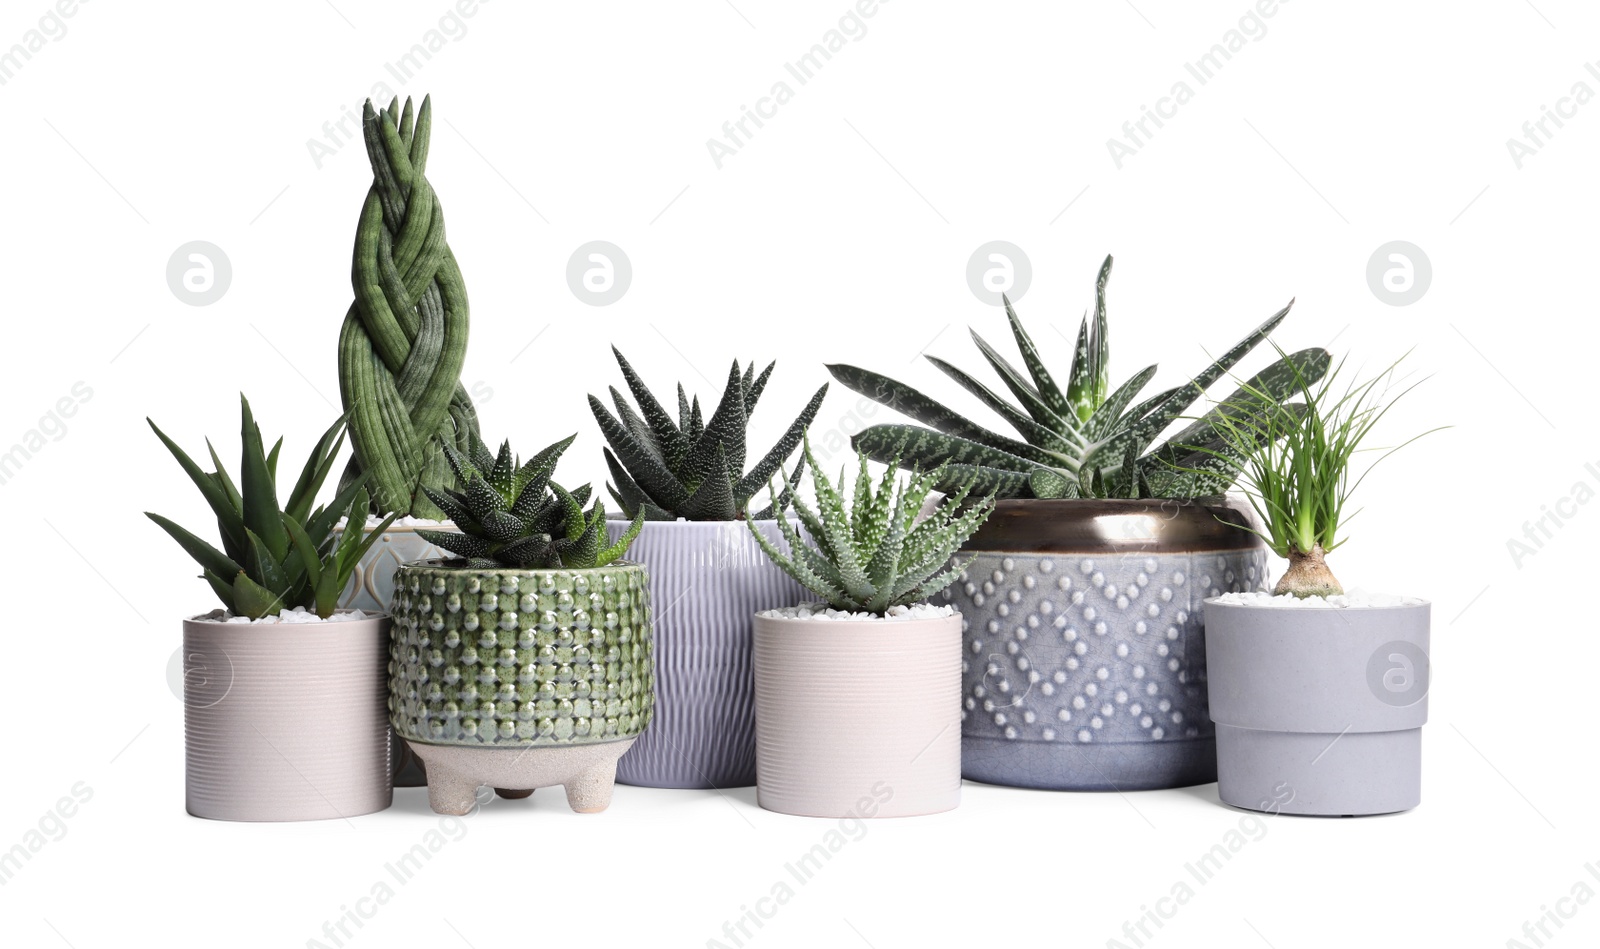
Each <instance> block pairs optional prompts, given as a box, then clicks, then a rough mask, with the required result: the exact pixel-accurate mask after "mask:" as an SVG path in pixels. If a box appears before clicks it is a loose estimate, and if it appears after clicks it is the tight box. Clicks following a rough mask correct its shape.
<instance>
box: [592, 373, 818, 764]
mask: <svg viewBox="0 0 1600 949" xmlns="http://www.w3.org/2000/svg"><path fill="white" fill-rule="evenodd" d="M612 352H613V353H615V354H616V357H617V364H618V365H619V366H620V367H621V369H622V375H623V378H624V379H625V380H626V381H627V385H628V389H629V390H630V391H631V392H632V393H633V398H634V401H635V402H637V403H638V409H637V410H635V409H634V408H633V407H632V406H630V405H629V404H628V400H627V399H626V398H625V397H624V396H623V395H622V393H620V392H618V391H617V390H616V389H615V388H612V389H611V399H612V403H613V405H615V407H616V415H612V414H611V412H610V411H609V410H608V409H607V408H606V407H605V405H604V404H603V403H601V401H600V400H599V399H597V398H595V397H594V396H592V395H591V396H589V407H590V409H591V410H592V411H593V412H594V417H595V420H596V421H597V422H598V423H599V424H600V430H601V431H602V432H603V433H604V434H605V437H606V441H607V442H608V443H609V447H608V448H606V449H605V458H606V464H607V466H608V467H609V468H610V471H611V483H610V484H609V485H608V487H609V489H610V491H611V496H612V497H613V498H614V499H615V500H616V502H617V504H618V505H619V506H620V507H621V508H622V511H623V514H624V515H625V516H626V517H627V518H629V519H633V518H637V517H639V516H641V515H642V516H643V517H644V519H645V521H644V529H643V530H642V531H641V532H640V534H639V539H638V542H637V543H635V544H634V546H633V552H632V556H633V557H634V558H635V559H636V560H638V561H639V562H640V563H642V564H644V565H645V566H646V567H648V568H649V571H650V582H651V584H652V589H651V591H650V593H651V598H652V600H653V601H654V602H655V603H656V604H657V606H658V610H659V612H658V615H657V616H656V662H657V680H656V681H657V705H656V718H655V722H654V724H652V725H651V726H650V730H649V731H647V732H645V733H644V735H643V736H641V737H640V739H639V743H638V745H637V746H635V748H634V749H633V750H632V751H630V752H629V753H628V754H627V756H625V757H624V758H623V759H622V763H621V765H620V766H619V767H618V769H617V780H619V781H621V782H623V783H624V784H635V785H641V786H645V787H666V788H711V787H716V788H729V787H748V786H749V785H751V784H754V783H755V780H756V767H755V766H756V744H755V723H754V722H753V721H752V720H751V709H752V691H751V689H752V686H751V679H750V616H751V614H752V613H754V612H755V611H756V610H760V609H766V608H768V607H772V606H778V605H781V604H784V603H792V602H794V600H795V599H796V598H797V597H798V596H800V588H799V587H798V586H797V585H795V583H794V582H793V581H791V580H790V579H789V577H788V576H787V575H785V574H784V573H783V571H781V570H779V569H778V568H777V567H776V566H774V565H773V564H772V563H771V562H770V561H768V560H767V558H766V557H764V556H763V555H762V553H761V548H760V547H758V546H756V544H755V542H754V541H753V540H752V536H751V535H750V534H749V533H747V532H746V530H745V527H744V526H741V525H740V524H739V523H738V521H739V519H740V518H742V517H746V514H745V513H744V512H745V508H746V506H747V504H748V502H749V499H750V497H751V496H752V495H754V494H755V493H756V492H758V491H759V490H760V489H761V488H762V486H764V485H765V484H767V482H768V480H769V479H771V478H772V476H773V474H774V473H776V472H778V471H779V470H780V468H781V466H782V465H783V464H784V461H785V460H786V459H787V458H788V457H789V456H790V455H791V454H792V453H793V452H794V449H795V447H796V446H797V445H798V444H799V443H800V439H801V436H802V435H803V434H804V432H805V429H806V426H808V425H810V424H811V420H812V419H813V418H815V417H816V414H817V410H818V409H819V408H820V407H821V406H822V399H823V396H824V395H825V394H826V393H827V391H828V387H827V385H826V384H824V385H823V386H822V387H821V388H820V389H818V390H817V391H816V394H814V395H813V396H812V397H811V401H810V402H809V403H807V404H806V407H805V408H804V409H803V410H802V411H801V412H800V415H799V417H798V418H796V419H795V420H794V422H793V423H792V424H790V426H789V427H788V430H787V431H785V432H784V434H783V436H782V437H781V438H780V439H779V440H778V443H777V444H776V445H774V446H773V447H772V449H771V450H770V451H768V452H767V453H766V454H765V455H763V456H762V457H761V459H760V460H759V461H757V462H756V463H755V464H754V465H753V466H752V467H751V468H750V470H749V471H748V472H747V471H745V467H744V466H745V460H746V437H747V432H746V426H747V425H748V422H749V419H750V414H751V413H752V412H753V411H755V407H756V403H757V401H758V400H759V399H760V398H761V393H762V391H763V390H764V389H765V388H766V385H767V379H768V378H769V377H770V376H771V375H772V369H773V366H772V364H769V365H768V366H767V367H766V369H764V370H762V371H761V373H760V374H759V375H758V374H756V372H755V366H754V365H753V364H752V365H751V366H750V367H749V368H747V369H745V370H743V371H742V372H741V370H740V368H739V364H738V363H737V362H735V363H734V364H733V368H732V369H731V370H729V373H728V380H727V385H726V386H725V387H724V389H723V392H722V398H721V400H720V401H719V402H718V403H717V407H716V409H715V410H714V411H713V412H712V413H711V417H710V418H709V419H706V418H705V417H704V416H703V414H702V412H701V409H700V399H699V397H698V396H696V397H695V398H693V399H690V398H689V397H688V396H687V395H686V394H685V393H684V390H683V386H682V385H679V386H678V402H677V417H676V420H674V418H673V417H672V416H671V415H669V414H668V413H667V410H666V409H664V408H663V407H662V405H661V403H660V402H659V401H657V400H656V398H655V396H654V395H652V394H651V392H650V390H649V389H648V388H647V387H646V386H645V384H644V382H643V381H642V380H641V379H640V378H639V376H638V374H637V373H636V372H634V370H633V367H632V366H631V365H629V364H628V361H627V360H626V359H625V358H623V356H622V353H621V352H620V351H618V350H617V349H616V348H615V347H613V348H612ZM804 464H805V461H804V459H802V460H801V461H800V462H799V463H798V465H797V466H796V468H795V469H794V474H793V475H792V478H793V479H798V478H799V477H800V474H801V470H802V467H803V466H804ZM773 516H774V515H773V512H772V510H771V509H770V508H769V509H766V510H763V511H760V512H758V513H755V514H753V515H749V517H750V518H752V519H753V521H752V523H753V525H754V526H755V527H756V528H757V529H758V530H759V531H760V532H761V533H763V534H764V535H765V536H766V537H767V538H768V539H774V538H776V537H778V530H779V528H778V524H777V523H776V521H774V520H773V519H772V518H773ZM607 526H608V528H609V530H610V536H611V537H613V538H616V537H619V536H621V534H622V532H623V531H624V530H625V529H628V528H629V521H627V520H621V519H618V520H614V521H612V522H611V523H610V524H608V525H607Z"/></svg>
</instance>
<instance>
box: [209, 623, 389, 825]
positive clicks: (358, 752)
mask: <svg viewBox="0 0 1600 949" xmlns="http://www.w3.org/2000/svg"><path fill="white" fill-rule="evenodd" d="M388 659H389V618H388V617H387V616H379V617H374V618H371V619H362V620H349V621H343V622H330V623H307V624H303V625H301V624H276V625H263V624H249V623H219V622H214V621H211V620H207V619H204V618H195V619H187V620H184V621H183V667H184V677H183V681H184V686H183V701H184V715H183V721H184V762H185V771H186V775H187V780H186V782H185V788H186V800H187V805H188V810H189V813H190V814H193V815H194V816H196V817H205V818H210V819H213V820H239V821H290V820H326V819H329V818H337V817H354V816H355V815H357V814H369V813H371V812H373V811H381V810H383V809H384V808H386V807H388V806H389V804H390V803H391V801H392V799H393V794H394V792H393V784H392V783H391V782H390V775H391V773H392V772H391V770H390V762H389V708H388V699H389V686H388V679H387V669H386V667H387V663H388Z"/></svg>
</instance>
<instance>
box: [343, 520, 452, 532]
mask: <svg viewBox="0 0 1600 949" xmlns="http://www.w3.org/2000/svg"><path fill="white" fill-rule="evenodd" d="M374 526H376V525H374ZM348 527H349V525H345V526H342V527H341V526H340V525H338V524H335V525H334V526H333V529H334V530H336V531H343V530H346V529H348ZM419 530H424V531H450V532H451V533H455V534H459V533H461V528H459V527H457V526H456V525H455V522H454V521H449V520H444V521H439V522H438V523H437V524H390V525H389V526H388V527H386V528H384V529H383V532H384V533H385V534H415V533H416V532H417V531H419ZM361 531H362V533H367V531H368V528H367V526H366V525H365V524H362V525H361Z"/></svg>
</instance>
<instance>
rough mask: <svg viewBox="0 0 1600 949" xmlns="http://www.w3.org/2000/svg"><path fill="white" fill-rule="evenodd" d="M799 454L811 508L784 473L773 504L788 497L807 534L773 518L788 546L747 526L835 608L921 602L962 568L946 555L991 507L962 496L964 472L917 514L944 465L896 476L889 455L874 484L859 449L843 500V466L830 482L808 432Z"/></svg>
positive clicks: (880, 609)
mask: <svg viewBox="0 0 1600 949" xmlns="http://www.w3.org/2000/svg"><path fill="white" fill-rule="evenodd" d="M805 457H806V458H807V459H808V460H809V461H810V462H811V483H812V487H814V488H815V489H816V499H817V507H816V509H815V510H813V509H812V508H811V507H810V506H809V505H807V504H806V503H805V502H804V501H802V500H801V499H800V498H799V497H797V496H796V495H795V491H794V485H793V484H792V483H791V482H789V481H788V480H787V479H785V482H784V491H783V495H782V497H778V498H774V500H773V506H774V507H775V508H776V509H777V511H778V513H780V514H781V513H782V512H783V510H784V508H786V507H788V506H789V505H790V504H793V506H794V510H795V514H796V515H797V516H798V517H799V518H800V523H801V524H803V525H804V526H805V529H806V531H807V533H809V534H810V538H811V541H810V542H809V543H808V542H807V540H806V539H805V538H803V537H801V536H800V532H799V530H798V529H796V528H795V526H794V525H793V524H791V523H789V520H788V518H785V517H779V518H778V529H779V530H781V531H782V532H783V536H784V540H785V541H787V542H788V546H789V550H788V552H784V551H782V550H780V549H779V548H778V545H777V544H775V543H773V541H771V540H769V539H768V538H767V536H766V535H765V534H763V533H762V532H761V531H760V530H757V529H756V526H755V525H754V524H751V525H750V533H751V534H753V535H754V536H755V539H756V543H758V544H760V545H761V549H762V550H764V551H766V554H767V556H768V557H770V558H771V559H772V562H773V563H775V564H777V565H778V566H779V567H780V568H781V569H782V570H783V571H784V572H785V573H787V574H789V575H790V576H791V577H794V578H795V580H796V581H798V582H799V583H800V585H801V586H803V587H805V588H806V589H808V590H810V591H811V592H812V593H815V594H816V595H817V596H820V597H822V598H823V599H824V600H826V601H827V602H828V605H829V606H832V607H833V608H834V609H838V610H848V611H850V612H867V613H884V612H886V611H887V610H889V609H890V608H891V607H895V606H911V605H913V604H917V603H923V602H926V601H927V599H928V598H929V597H931V596H933V595H934V594H935V593H938V592H939V591H940V590H943V589H944V588H945V587H947V586H949V585H950V583H951V582H952V581H954V580H955V579H956V578H957V577H959V576H960V575H961V571H962V570H964V569H966V566H967V564H966V563H961V562H956V561H954V560H953V559H952V558H953V557H954V556H955V553H956V551H958V550H960V549H961V545H962V544H964V543H966V541H967V538H969V537H971V536H972V534H973V532H974V531H976V530H977V529H978V528H979V527H980V526H982V524H983V522H984V521H985V520H986V519H987V518H988V517H989V514H990V512H992V511H993V510H994V499H993V498H992V497H988V498H984V499H982V500H979V501H975V502H972V503H968V495H969V493H970V492H971V490H972V484H973V482H972V480H971V479H969V480H967V481H965V482H963V483H962V484H960V485H959V486H958V487H956V488H955V490H954V493H952V494H950V495H947V496H946V497H945V498H944V499H943V500H942V501H941V502H940V503H939V505H938V506H937V507H935V508H934V509H933V511H932V512H931V513H929V514H928V515H927V516H925V517H922V518H921V519H920V520H919V519H918V516H919V514H920V513H921V511H922V508H923V504H924V502H926V501H927V499H928V495H929V494H930V493H931V492H932V491H933V490H934V487H935V486H936V485H937V484H939V483H940V482H941V481H945V480H946V478H945V472H944V471H941V470H938V469H935V470H933V471H929V472H919V473H916V474H913V475H912V476H911V478H910V479H909V480H908V481H906V482H905V483H901V482H900V481H899V479H898V477H897V475H898V465H897V464H896V463H894V462H897V461H898V459H891V463H890V465H889V466H888V468H886V469H885V470H884V472H883V475H882V476H881V477H880V479H879V481H878V484H877V487H876V488H874V487H873V483H872V475H871V473H870V472H869V471H868V469H867V456H866V455H865V454H861V455H860V456H859V457H858V458H857V467H856V473H855V487H854V490H853V491H852V493H851V497H850V499H849V500H848V501H847V500H846V498H845V494H844V492H845V476H844V474H843V472H841V473H840V475H839V483H838V484H837V485H835V484H834V483H833V482H831V481H829V480H828V476H827V475H825V474H823V472H822V469H820V468H818V467H817V463H816V459H815V458H812V457H811V443H810V440H809V439H808V440H807V441H806V445H805ZM774 493H776V492H774ZM968 563H970V560H969V561H968Z"/></svg>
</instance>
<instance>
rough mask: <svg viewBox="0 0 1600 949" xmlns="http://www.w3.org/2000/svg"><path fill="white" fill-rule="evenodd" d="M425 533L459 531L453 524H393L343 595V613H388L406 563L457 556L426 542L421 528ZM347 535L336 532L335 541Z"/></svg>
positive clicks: (358, 567)
mask: <svg viewBox="0 0 1600 949" xmlns="http://www.w3.org/2000/svg"><path fill="white" fill-rule="evenodd" d="M418 527H421V528H422V529H423V530H442V531H451V532H454V531H455V529H456V528H455V525H454V524H451V523H450V522H449V521H442V522H440V523H438V524H419V525H410V524H391V525H390V526H389V529H388V530H386V531H384V532H383V536H382V537H380V538H378V542H377V543H376V544H373V545H372V546H371V547H369V548H367V552H366V554H365V555H364V556H363V557H362V558H361V563H360V564H358V565H357V566H356V572H355V574H354V575H353V576H351V578H350V583H349V584H348V585H347V586H345V588H344V592H343V593H341V594H340V595H339V608H340V609H342V610H365V611H367V612H372V613H384V612H388V610H389V605H390V603H392V602H393V598H394V572H395V570H396V569H397V568H398V567H399V566H400V565H401V564H403V563H411V562H413V561H416V560H435V559H438V558H441V557H453V556H455V555H454V554H452V553H449V552H448V551H443V550H440V549H439V548H438V547H435V546H434V545H433V544H430V543H428V542H427V541H425V540H423V539H422V538H421V537H420V536H418V534H417V528H418ZM342 533H343V530H342V529H338V530H335V531H334V538H335V540H337V539H338V537H339V535H340V534H342Z"/></svg>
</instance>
